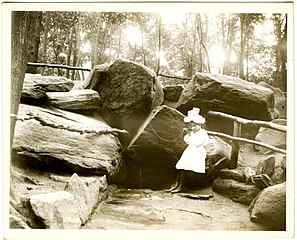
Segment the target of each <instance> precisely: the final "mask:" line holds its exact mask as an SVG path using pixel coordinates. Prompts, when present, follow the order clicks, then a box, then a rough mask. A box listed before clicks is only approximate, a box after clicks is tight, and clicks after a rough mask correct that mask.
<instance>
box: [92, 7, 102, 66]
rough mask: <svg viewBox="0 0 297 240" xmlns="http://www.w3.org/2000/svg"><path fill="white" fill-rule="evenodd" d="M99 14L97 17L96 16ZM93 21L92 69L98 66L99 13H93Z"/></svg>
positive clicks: (100, 20) (100, 21)
mask: <svg viewBox="0 0 297 240" xmlns="http://www.w3.org/2000/svg"><path fill="white" fill-rule="evenodd" d="M98 14H99V15H98ZM93 21H94V22H95V28H94V29H95V34H96V35H95V37H94V40H93V44H92V50H93V51H92V68H93V67H94V66H96V65H97V64H98V40H99V35H100V29H101V23H102V19H101V13H94V15H93Z"/></svg>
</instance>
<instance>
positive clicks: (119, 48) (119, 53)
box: [117, 26, 122, 58]
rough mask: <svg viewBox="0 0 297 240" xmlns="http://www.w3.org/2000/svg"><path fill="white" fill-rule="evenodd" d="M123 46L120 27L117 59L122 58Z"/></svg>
mask: <svg viewBox="0 0 297 240" xmlns="http://www.w3.org/2000/svg"><path fill="white" fill-rule="evenodd" d="M121 44H122V28H121V26H120V30H119V41H118V53H117V58H120V55H121Z"/></svg>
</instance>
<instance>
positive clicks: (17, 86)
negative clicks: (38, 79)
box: [10, 11, 40, 146]
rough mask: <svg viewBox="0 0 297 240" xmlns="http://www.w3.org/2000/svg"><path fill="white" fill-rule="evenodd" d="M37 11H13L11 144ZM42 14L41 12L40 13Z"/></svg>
mask: <svg viewBox="0 0 297 240" xmlns="http://www.w3.org/2000/svg"><path fill="white" fill-rule="evenodd" d="M36 13H37V12H25V11H23V12H12V19H11V20H12V26H11V105H10V112H11V114H12V115H11V123H10V144H11V146H12V142H13V136H14V128H15V123H16V116H17V114H18V110H19V103H20V99H21V93H22V88H23V82H24V77H25V71H26V68H27V61H28V53H29V52H28V51H29V37H31V36H30V33H32V32H31V30H32V29H31V30H30V28H31V26H32V25H34V22H35V21H36V18H35V17H36V15H35V14H36ZM38 14H40V13H38Z"/></svg>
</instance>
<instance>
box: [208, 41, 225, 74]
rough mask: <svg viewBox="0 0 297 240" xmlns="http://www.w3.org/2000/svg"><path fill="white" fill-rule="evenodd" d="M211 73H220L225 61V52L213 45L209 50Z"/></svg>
mask: <svg viewBox="0 0 297 240" xmlns="http://www.w3.org/2000/svg"><path fill="white" fill-rule="evenodd" d="M209 58H210V62H211V72H212V73H220V71H221V68H222V67H223V64H224V60H225V51H224V49H223V48H221V47H220V46H218V45H213V46H212V47H211V48H210V50H209Z"/></svg>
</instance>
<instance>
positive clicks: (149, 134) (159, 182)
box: [124, 106, 231, 189]
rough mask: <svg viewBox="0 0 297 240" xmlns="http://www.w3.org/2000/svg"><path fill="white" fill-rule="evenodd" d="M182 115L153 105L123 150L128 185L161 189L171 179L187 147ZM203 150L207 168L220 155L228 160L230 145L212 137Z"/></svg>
mask: <svg viewBox="0 0 297 240" xmlns="http://www.w3.org/2000/svg"><path fill="white" fill-rule="evenodd" d="M184 117H185V116H184V115H183V114H181V113H180V112H178V111H176V110H175V109H172V108H170V107H167V106H159V107H157V108H155V110H154V111H153V112H152V113H151V115H150V116H149V117H148V118H147V120H146V121H145V123H144V124H143V125H142V126H141V128H140V129H139V132H138V134H137V135H136V136H135V137H134V138H133V140H132V141H131V143H130V145H129V146H128V148H127V150H126V151H125V153H124V155H125V163H126V167H127V169H128V170H127V172H128V176H127V181H128V182H126V184H127V185H128V186H130V187H131V188H132V187H135V188H141V187H142V188H143V187H145V188H152V189H160V188H164V187H166V186H168V185H170V184H171V183H172V182H173V181H174V178H175V175H176V170H175V164H176V163H177V161H178V160H179V158H180V156H181V155H182V153H183V151H184V150H185V148H186V147H187V145H186V143H185V142H184V140H183V135H182V130H183V127H184V121H183V120H184ZM206 151H207V159H206V167H208V165H209V162H211V163H212V164H214V163H215V162H216V161H218V160H219V159H221V158H222V157H226V159H229V158H230V157H229V156H230V153H231V147H230V146H229V145H228V144H226V143H225V144H223V143H222V142H220V140H218V139H216V138H213V139H212V140H211V141H210V143H209V144H208V145H207V146H206ZM202 175H205V174H202Z"/></svg>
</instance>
